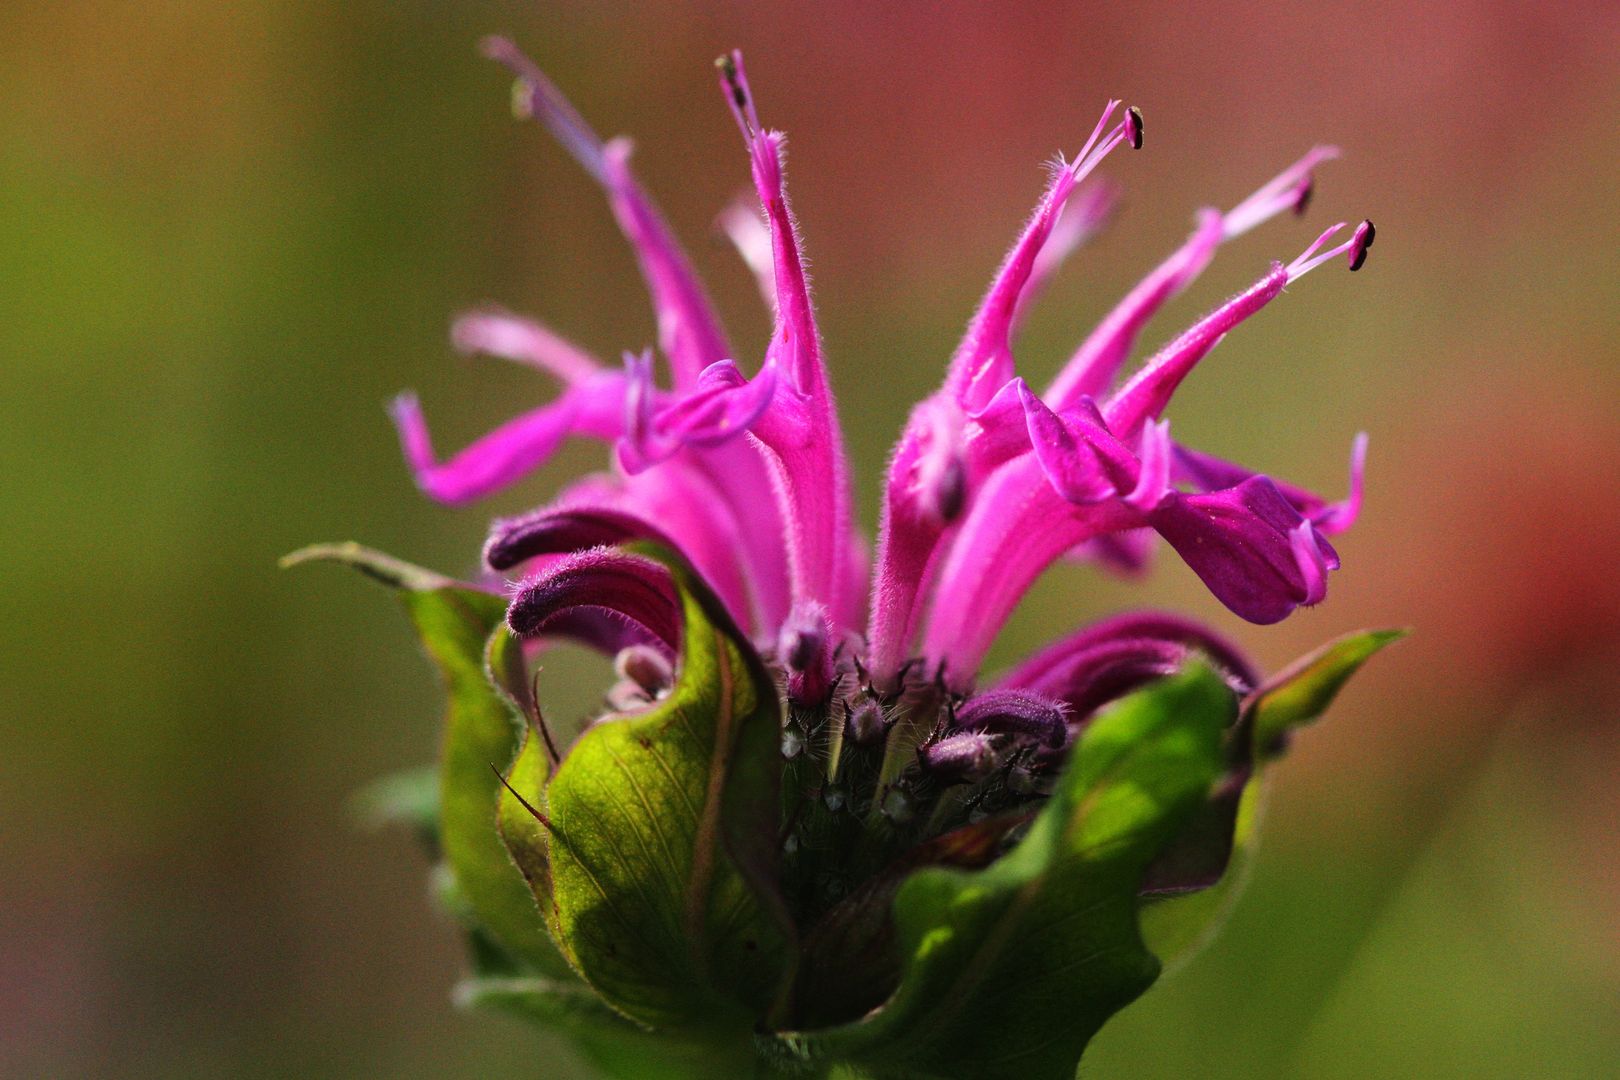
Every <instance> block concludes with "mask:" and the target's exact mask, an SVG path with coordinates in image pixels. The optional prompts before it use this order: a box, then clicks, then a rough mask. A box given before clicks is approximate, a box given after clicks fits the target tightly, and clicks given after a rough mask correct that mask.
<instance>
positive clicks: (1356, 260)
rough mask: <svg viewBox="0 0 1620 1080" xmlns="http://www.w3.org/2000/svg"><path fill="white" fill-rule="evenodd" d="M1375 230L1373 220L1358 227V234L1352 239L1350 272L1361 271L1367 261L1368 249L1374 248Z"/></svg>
mask: <svg viewBox="0 0 1620 1080" xmlns="http://www.w3.org/2000/svg"><path fill="white" fill-rule="evenodd" d="M1375 235H1376V230H1375V229H1373V223H1372V219H1371V218H1367V219H1365V220H1363V221H1362V223H1361V224H1360V225H1357V226H1356V234H1355V235H1354V236H1353V237H1351V238H1350V270H1351V272H1352V273H1353V272H1355V271H1357V270H1360V269H1361V264H1362V263H1364V262H1366V261H1367V249H1369V248H1371V247H1372V246H1373V237H1374V236H1375Z"/></svg>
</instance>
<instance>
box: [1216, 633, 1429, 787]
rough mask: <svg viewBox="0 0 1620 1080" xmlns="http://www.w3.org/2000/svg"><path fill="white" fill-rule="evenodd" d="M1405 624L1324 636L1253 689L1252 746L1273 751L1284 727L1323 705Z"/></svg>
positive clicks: (1397, 637) (1303, 721)
mask: <svg viewBox="0 0 1620 1080" xmlns="http://www.w3.org/2000/svg"><path fill="white" fill-rule="evenodd" d="M1406 634H1407V631H1405V630H1363V631H1360V632H1359V633H1354V634H1346V635H1345V636H1344V637H1341V638H1338V639H1336V640H1334V641H1330V642H1328V643H1327V644H1326V645H1324V646H1322V647H1321V648H1320V649H1317V650H1316V651H1315V652H1313V653H1311V654H1310V655H1308V656H1305V657H1302V658H1301V659H1299V660H1296V661H1295V662H1294V663H1292V664H1290V665H1289V666H1288V667H1287V668H1285V669H1284V670H1282V671H1280V672H1278V673H1277V674H1276V675H1274V676H1272V677H1271V678H1270V679H1268V680H1266V684H1265V685H1264V686H1262V687H1260V689H1258V690H1256V691H1255V693H1254V695H1253V700H1252V701H1251V702H1250V704H1249V706H1248V710H1249V711H1250V712H1252V713H1253V714H1254V746H1255V749H1256V752H1257V753H1258V755H1259V756H1260V757H1261V758H1267V757H1271V756H1274V752H1275V748H1277V747H1278V746H1279V745H1280V744H1281V742H1282V740H1283V738H1284V736H1286V735H1287V733H1288V732H1289V731H1290V730H1292V729H1294V728H1296V727H1300V726H1301V725H1304V724H1308V723H1310V722H1311V721H1313V720H1315V719H1317V718H1318V717H1320V716H1321V715H1322V714H1323V713H1324V712H1326V711H1327V709H1328V706H1329V705H1332V704H1333V699H1334V698H1335V697H1337V696H1338V694H1339V691H1340V689H1342V688H1343V687H1344V684H1345V683H1346V682H1347V681H1349V679H1350V676H1352V675H1354V674H1355V673H1356V672H1357V671H1358V670H1360V668H1361V665H1362V664H1365V663H1366V662H1367V661H1368V660H1369V659H1371V658H1372V656H1373V654H1374V653H1376V652H1378V651H1379V650H1380V649H1382V648H1383V647H1384V646H1386V645H1388V644H1390V643H1391V642H1394V641H1399V640H1400V639H1401V638H1403V637H1405V636H1406Z"/></svg>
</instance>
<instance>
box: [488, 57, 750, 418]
mask: <svg viewBox="0 0 1620 1080" xmlns="http://www.w3.org/2000/svg"><path fill="white" fill-rule="evenodd" d="M483 50H484V55H486V56H488V57H490V58H491V59H492V60H496V61H499V62H500V63H502V64H504V65H505V66H506V67H507V68H508V69H509V70H510V71H511V72H512V73H513V74H514V75H516V76H517V78H518V79H519V81H520V83H521V85H522V86H523V88H524V90H525V91H526V95H525V96H524V98H523V99H522V101H523V105H524V107H525V108H526V109H527V111H528V112H529V114H530V115H532V116H534V117H535V119H537V120H539V121H540V122H541V123H542V124H544V125H545V127H546V129H547V130H549V131H550V132H551V134H552V135H553V136H554V137H555V138H556V139H557V141H558V142H559V143H560V144H561V145H562V146H563V148H564V149H566V150H567V151H568V153H569V154H570V155H572V156H573V158H574V160H576V161H578V162H579V164H580V166H581V167H582V168H584V169H585V171H586V172H588V173H589V174H590V175H591V176H592V177H593V178H594V179H595V180H596V181H597V182H598V183H600V184H601V185H602V189H603V191H604V192H605V193H606V194H607V197H608V203H609V205H610V206H611V207H612V210H613V216H614V217H615V218H616V219H617V220H618V222H619V228H620V230H621V231H622V232H623V233H624V236H625V239H626V240H628V241H629V242H630V247H631V249H632V250H633V251H634V252H635V256H636V261H637V263H638V264H639V265H640V267H641V273H642V277H643V278H645V279H646V282H647V291H648V292H649V293H650V294H651V295H652V301H653V312H654V315H655V316H656V318H657V320H658V343H659V347H660V348H661V349H662V350H663V351H664V355H665V356H666V357H668V359H669V362H670V367H671V370H672V371H673V373H674V376H675V385H676V386H677V387H681V386H686V385H689V384H690V383H691V382H693V381H694V380H695V379H696V378H697V375H698V372H700V371H701V370H702V369H703V368H704V367H705V366H706V365H708V364H712V363H714V362H715V361H717V360H721V359H724V358H725V357H726V356H729V355H730V354H731V350H730V348H729V347H728V346H727V345H726V341H725V334H724V332H723V331H722V330H721V329H720V323H719V319H718V318H717V317H716V315H715V313H714V307H713V305H712V304H711V303H710V302H709V298H708V296H707V294H705V292H704V291H703V286H702V284H701V283H700V282H699V281H698V279H697V275H696V274H695V273H694V272H693V271H692V267H691V264H690V263H688V262H687V260H686V256H685V254H684V253H683V252H682V251H681V247H680V244H679V243H678V242H677V241H676V240H675V237H674V234H673V233H672V232H671V231H670V228H669V225H668V224H666V223H665V221H664V218H663V215H662V214H660V213H659V212H658V208H657V206H655V205H654V204H653V201H652V199H651V198H649V197H648V196H647V193H646V192H645V191H643V190H642V188H641V185H640V184H639V183H637V182H636V179H635V176H634V175H633V174H632V173H631V171H630V164H629V161H630V144H629V143H628V142H627V141H625V140H623V139H617V140H614V141H613V142H610V143H608V144H606V145H605V146H604V145H603V143H602V140H601V139H600V138H599V137H598V136H597V134H596V132H594V131H592V130H591V128H590V125H589V124H587V123H586V122H585V120H584V119H583V118H582V117H581V116H580V115H579V113H578V112H577V111H576V110H575V109H574V107H573V106H572V105H571V104H569V102H568V99H567V98H565V97H564V96H563V94H562V91H560V90H558V89H557V87H556V86H555V85H553V84H552V82H551V80H550V79H548V78H546V76H545V73H544V72H542V71H541V70H540V68H539V66H538V65H536V64H535V63H534V61H532V60H530V59H529V58H528V57H527V56H525V55H524V54H523V52H522V50H520V49H518V47H517V46H516V45H513V44H512V43H511V42H510V41H507V40H506V39H504V38H499V37H491V38H485V39H484V42H483Z"/></svg>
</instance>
